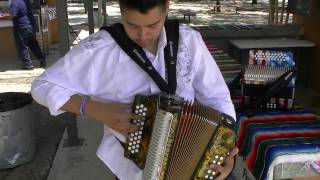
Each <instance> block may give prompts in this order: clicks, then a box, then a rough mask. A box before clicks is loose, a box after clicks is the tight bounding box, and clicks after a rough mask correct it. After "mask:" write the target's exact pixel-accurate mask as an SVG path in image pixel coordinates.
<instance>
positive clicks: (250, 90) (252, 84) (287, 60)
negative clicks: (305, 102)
mask: <svg viewBox="0 0 320 180" xmlns="http://www.w3.org/2000/svg"><path fill="white" fill-rule="evenodd" d="M294 68H295V62H294V60H293V54H292V53H291V52H283V51H267V50H250V51H249V61H248V64H247V65H246V66H245V69H244V73H243V78H242V82H241V89H242V90H241V91H242V96H243V97H244V98H243V100H244V104H245V106H246V105H249V104H250V103H252V102H254V101H256V100H257V99H258V97H261V96H263V95H265V94H266V93H268V92H269V90H270V88H271V87H272V85H273V84H274V83H275V82H276V81H278V80H279V81H283V79H281V80H280V79H279V78H280V77H281V76H282V75H283V74H285V73H286V72H288V71H290V70H292V69H294ZM287 83H288V85H287V86H286V87H283V88H281V90H279V91H278V92H276V93H275V94H274V95H273V96H272V97H270V98H269V99H268V100H267V101H266V102H264V103H262V104H261V105H260V107H258V108H262V109H274V110H276V109H278V110H284V109H292V107H293V103H294V91H295V77H294V78H292V80H291V81H290V82H287ZM273 88H274V87H273ZM274 89H275V88H274Z"/></svg>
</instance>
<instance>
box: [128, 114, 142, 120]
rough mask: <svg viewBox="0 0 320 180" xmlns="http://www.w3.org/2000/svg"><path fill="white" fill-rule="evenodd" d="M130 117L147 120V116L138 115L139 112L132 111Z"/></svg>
mask: <svg viewBox="0 0 320 180" xmlns="http://www.w3.org/2000/svg"><path fill="white" fill-rule="evenodd" d="M130 119H134V120H140V121H144V120H145V117H144V116H141V115H137V114H133V113H131V115H130Z"/></svg>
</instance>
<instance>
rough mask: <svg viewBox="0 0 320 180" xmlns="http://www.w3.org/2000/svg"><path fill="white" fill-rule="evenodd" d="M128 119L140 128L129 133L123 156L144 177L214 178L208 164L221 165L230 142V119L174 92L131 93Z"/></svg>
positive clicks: (231, 143) (231, 146) (232, 121)
mask: <svg viewBox="0 0 320 180" xmlns="http://www.w3.org/2000/svg"><path fill="white" fill-rule="evenodd" d="M133 112H134V113H136V114H140V115H143V116H145V118H146V119H145V121H144V122H142V121H137V120H132V123H134V124H138V125H141V126H142V127H141V129H140V130H139V131H138V132H136V133H133V134H130V139H128V141H127V143H126V145H125V156H126V157H127V158H129V159H131V160H133V161H134V162H135V163H136V164H137V166H139V167H140V168H142V169H143V174H144V179H148V180H149V179H214V177H215V176H216V175H217V173H216V172H214V171H212V170H211V169H209V166H210V165H211V164H219V165H221V164H223V162H224V159H225V157H226V156H227V154H228V153H229V151H230V150H231V149H232V148H233V147H234V146H235V140H236V134H235V132H234V130H233V129H234V125H235V122H234V120H233V119H232V118H231V117H230V116H228V115H226V114H223V113H221V112H218V111H216V110H214V109H211V108H209V107H206V106H203V105H201V104H200V103H197V102H194V103H188V102H185V101H183V100H181V99H180V98H177V97H176V96H170V95H167V94H162V95H159V96H152V97H146V96H136V97H135V100H134V104H133Z"/></svg>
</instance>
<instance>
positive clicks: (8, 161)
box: [0, 92, 35, 169]
mask: <svg viewBox="0 0 320 180" xmlns="http://www.w3.org/2000/svg"><path fill="white" fill-rule="evenodd" d="M31 102H32V97H31V95H30V94H28V93H19V92H8V93H0V169H7V168H13V167H15V166H17V165H21V164H24V163H27V162H29V161H31V160H32V159H33V158H34V154H35V136H34V123H33V112H32V105H31Z"/></svg>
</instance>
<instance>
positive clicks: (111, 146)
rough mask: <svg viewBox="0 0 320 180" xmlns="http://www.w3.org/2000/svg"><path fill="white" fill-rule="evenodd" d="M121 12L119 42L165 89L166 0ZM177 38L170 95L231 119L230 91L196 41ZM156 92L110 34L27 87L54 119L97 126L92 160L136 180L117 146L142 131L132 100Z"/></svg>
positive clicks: (135, 3) (188, 35)
mask: <svg viewBox="0 0 320 180" xmlns="http://www.w3.org/2000/svg"><path fill="white" fill-rule="evenodd" d="M119 5H120V9H121V17H122V20H121V23H122V26H123V28H124V33H123V35H124V36H128V37H129V39H130V40H131V41H133V42H134V43H135V44H136V45H138V46H139V47H141V49H142V50H143V53H144V54H145V56H146V58H147V60H148V62H147V63H149V66H148V68H147V69H149V70H151V69H154V70H155V71H156V72H157V73H158V74H159V75H160V76H161V78H162V79H165V82H166V80H167V69H166V68H167V65H166V62H165V52H164V49H165V47H166V46H167V45H169V44H170V43H171V41H169V42H167V33H170V32H169V31H167V32H166V30H167V29H165V26H164V24H165V21H166V19H167V18H166V17H167V14H168V11H169V0H119ZM178 32H179V35H178V36H179V41H178V48H177V55H176V57H177V58H176V63H175V69H176V76H175V77H174V80H176V89H174V92H173V93H174V94H176V95H177V96H180V97H182V98H183V99H184V100H186V101H193V100H194V99H197V101H199V102H200V103H201V104H204V105H206V106H210V107H211V108H214V109H216V110H218V111H220V112H223V113H225V114H227V115H229V116H231V117H233V118H234V119H235V111H234V107H233V104H232V102H231V98H230V93H229V91H228V88H227V86H226V84H225V82H224V79H223V77H222V75H221V72H220V70H219V68H218V66H217V64H216V63H215V61H214V59H213V58H212V56H211V54H210V53H209V51H208V50H207V48H206V46H205V44H204V42H203V40H202V38H201V35H200V33H198V32H197V31H195V30H193V29H191V28H190V27H188V26H183V25H180V26H179V31H178ZM170 48H171V47H170ZM170 48H169V49H170ZM170 50H172V49H170ZM134 52H135V51H134ZM144 63H145V62H144ZM171 78H172V77H171ZM161 91H162V90H161V89H160V88H159V86H158V84H157V83H155V81H154V80H153V78H151V77H150V75H149V74H148V73H146V71H145V70H144V69H142V68H141V67H139V66H138V65H137V63H135V62H134V61H133V60H132V58H131V57H130V56H129V55H128V54H127V53H126V51H124V49H123V48H121V47H120V46H119V44H118V43H117V42H116V41H115V39H114V38H113V37H112V36H111V34H110V33H109V32H108V31H104V30H100V31H99V32H96V33H94V34H92V35H90V36H89V37H87V38H86V39H84V40H82V41H81V42H80V43H79V44H78V45H77V46H75V47H74V48H73V49H72V50H70V51H69V52H68V53H67V54H66V55H65V56H64V57H62V58H61V59H60V60H59V61H57V62H56V63H55V64H53V65H52V66H51V67H49V68H48V69H46V71H45V72H44V73H43V74H42V75H40V76H39V77H38V78H37V79H36V80H35V81H34V82H33V83H32V91H31V93H32V96H33V98H34V99H35V100H36V101H37V102H38V103H40V104H42V105H45V106H46V107H48V108H49V110H50V113H51V114H52V115H58V114H60V113H63V112H66V111H67V112H71V113H75V114H78V115H81V116H86V117H89V118H90V119H94V120H96V121H98V122H101V123H103V124H104V137H103V139H102V142H101V144H100V147H99V149H98V151H97V155H98V157H99V158H100V159H101V160H102V161H103V162H104V163H105V164H106V165H107V166H108V167H109V168H110V170H111V171H112V172H113V173H114V174H115V175H116V177H117V178H119V179H124V180H126V179H130V180H133V179H137V180H139V179H142V170H141V169H140V168H139V167H137V166H136V164H134V162H133V161H131V160H130V159H127V158H126V157H124V150H123V146H122V145H121V141H125V139H126V137H127V136H128V134H129V133H134V132H136V131H137V130H138V129H139V128H140V127H139V126H137V125H134V124H132V123H131V120H132V119H136V120H144V117H143V116H140V115H137V114H134V113H132V111H131V105H130V103H132V102H133V100H134V98H135V96H136V95H145V96H148V95H155V94H159V93H160V92H161ZM237 152H238V149H236V148H234V149H233V150H232V151H231V152H230V154H229V155H228V156H227V158H226V160H225V162H224V165H223V166H219V165H216V166H212V167H211V168H212V169H214V170H216V171H218V172H219V173H220V175H219V176H217V177H216V179H225V178H226V177H227V176H228V175H229V174H230V172H231V171H232V168H233V165H234V156H235V155H236V154H237Z"/></svg>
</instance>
